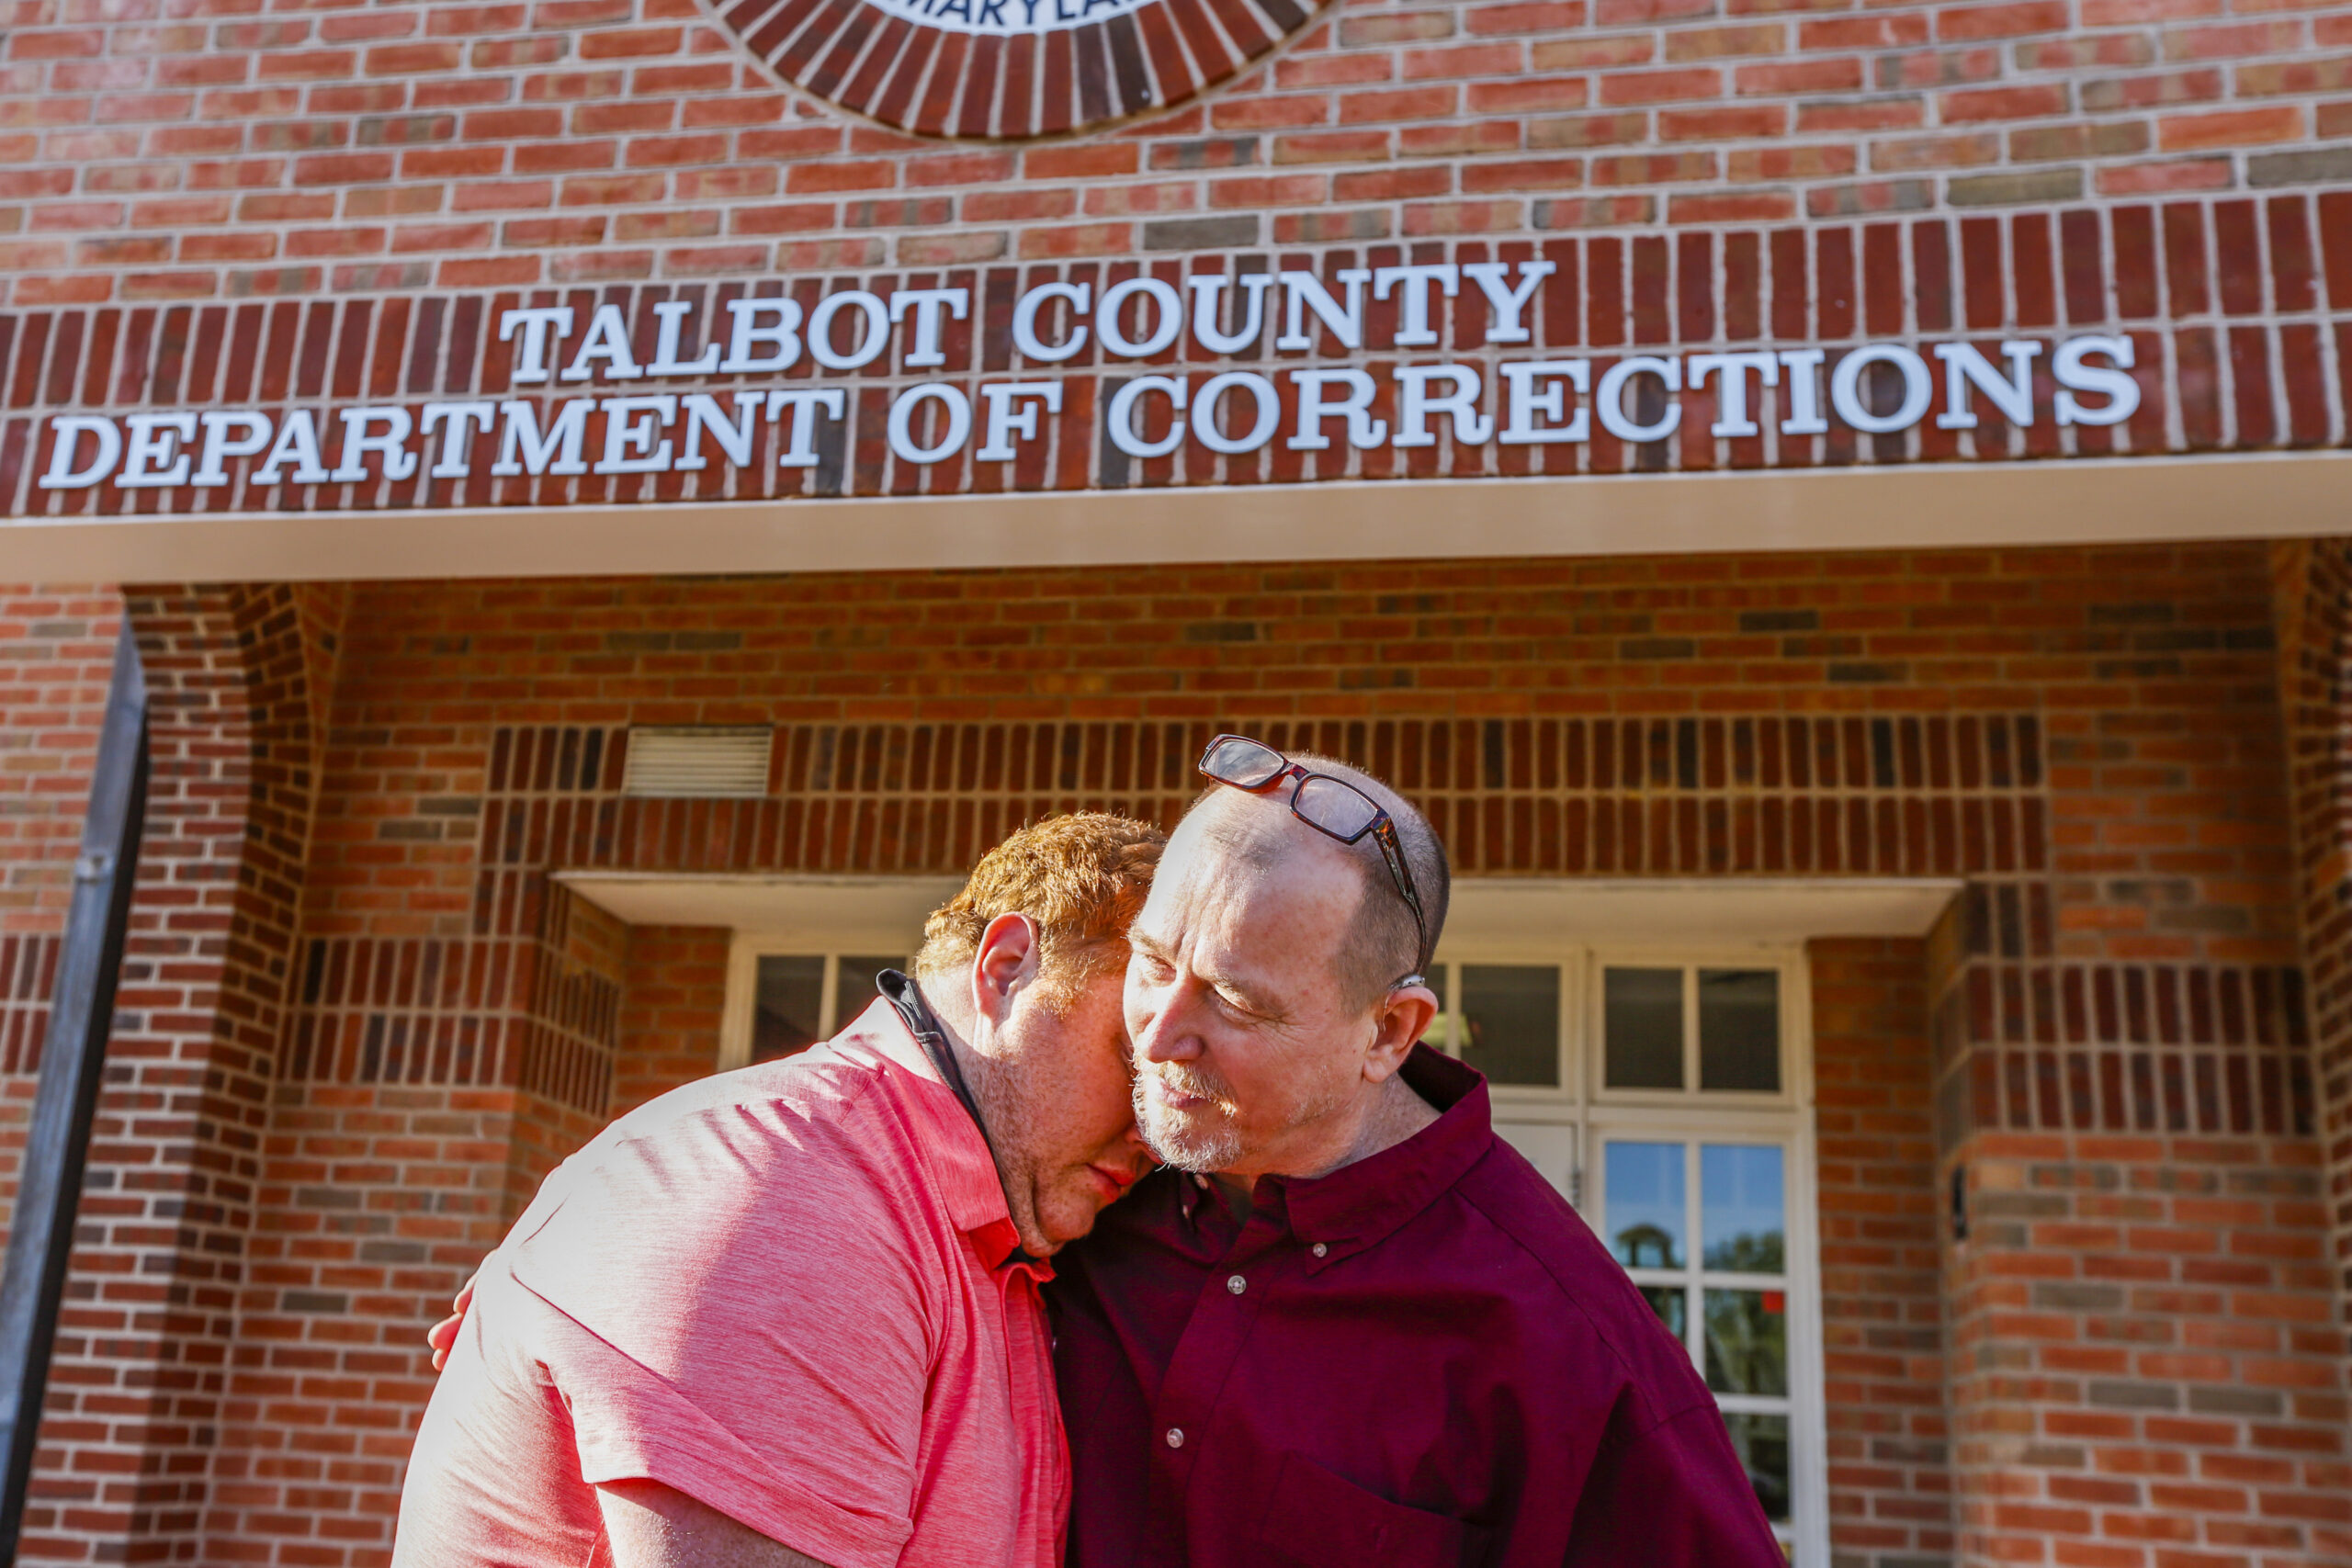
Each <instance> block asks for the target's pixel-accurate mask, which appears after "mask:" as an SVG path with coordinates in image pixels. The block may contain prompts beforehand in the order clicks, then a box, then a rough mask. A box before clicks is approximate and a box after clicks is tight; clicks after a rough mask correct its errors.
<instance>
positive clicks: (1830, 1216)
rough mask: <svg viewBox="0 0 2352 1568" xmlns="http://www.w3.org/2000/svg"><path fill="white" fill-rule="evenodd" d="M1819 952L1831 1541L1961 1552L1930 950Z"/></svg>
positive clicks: (1886, 1550) (1818, 1182)
mask: <svg viewBox="0 0 2352 1568" xmlns="http://www.w3.org/2000/svg"><path fill="white" fill-rule="evenodd" d="M1807 956H1808V958H1809V959H1810V961H1811V967H1812V984H1813V1085H1814V1102H1815V1107H1816V1110H1815V1190H1816V1191H1817V1192H1818V1194H1819V1201H1820V1210H1821V1231H1820V1235H1821V1309H1822V1310H1821V1316H1822V1340H1823V1345H1822V1368H1823V1383H1824V1390H1825V1393H1826V1410H1827V1421H1828V1445H1829V1519H1830V1527H1829V1528H1830V1538H1831V1540H1832V1541H1833V1542H1834V1543H1835V1546H1836V1551H1837V1561H1838V1562H1840V1563H1865V1562H1871V1563H1885V1564H1888V1565H1890V1568H1892V1565H1894V1564H1898V1563H1916V1562H1947V1561H1949V1560H1950V1559H1951V1553H1952V1549H1953V1534H1954V1532H1953V1521H1952V1506H1951V1424H1950V1417H1949V1414H1948V1411H1947V1408H1946V1404H1945V1398H1944V1385H1945V1374H1946V1359H1945V1348H1944V1314H1943V1291H1942V1280H1941V1278H1940V1275H1939V1264H1940V1255H1939V1239H1940V1238H1939V1232H1938V1228H1937V1202H1936V1200H1937V1189H1936V1132H1935V1114H1934V1097H1935V1081H1934V1079H1935V1074H1934V1059H1933V1057H1932V1056H1931V1055H1930V1054H1929V1051H1928V987H1927V981H1928V955H1927V951H1926V948H1925V946H1924V945H1923V944H1921V943H1919V942H1887V941H1856V940H1846V941H1829V942H1815V943H1813V944H1812V947H1811V948H1810V950H1809V952H1808V953H1807Z"/></svg>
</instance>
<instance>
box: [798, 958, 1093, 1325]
mask: <svg viewBox="0 0 2352 1568" xmlns="http://www.w3.org/2000/svg"><path fill="white" fill-rule="evenodd" d="M894 982H895V984H894ZM877 985H878V987H879V989H880V990H881V992H882V994H881V996H880V997H879V998H876V1000H875V1002H874V1005H873V1006H871V1007H869V1008H867V1009H866V1010H865V1013H864V1014H862V1015H861V1016H860V1017H859V1018H858V1020H857V1021H856V1022H855V1023H854V1024H852V1025H851V1026H850V1027H849V1028H848V1029H846V1030H843V1031H842V1038H843V1039H848V1038H849V1037H851V1036H856V1037H858V1038H859V1039H861V1040H863V1041H864V1042H865V1043H866V1044H867V1045H869V1046H871V1047H873V1048H874V1049H876V1050H877V1051H879V1052H880V1053H881V1054H882V1055H885V1056H887V1057H888V1058H889V1059H890V1061H891V1062H892V1063H893V1064H894V1065H895V1066H899V1067H900V1068H902V1069H904V1070H905V1071H906V1072H907V1073H908V1074H909V1075H910V1076H911V1077H915V1078H917V1079H919V1080H920V1081H922V1083H924V1084H927V1085H929V1086H931V1089H930V1092H928V1093H926V1094H925V1095H924V1096H923V1099H924V1100H925V1101H927V1102H928V1103H925V1104H924V1105H923V1110H924V1111H928V1112H930V1113H931V1114H930V1115H928V1116H926V1118H925V1121H926V1122H927V1123H928V1127H927V1131H929V1132H930V1133H932V1134H935V1135H933V1136H929V1137H925V1138H924V1139H922V1150H921V1157H922V1161H923V1163H924V1164H925V1165H926V1166H927V1167H929V1168H930V1170H931V1174H932V1180H933V1182H934V1183H936V1185H937V1187H938V1190H939V1194H940V1198H941V1201H943V1202H944V1203H945V1204H946V1206H947V1217H948V1220H949V1222H950V1223H951V1224H954V1225H955V1226H956V1229H957V1230H958V1231H960V1232H962V1233H963V1234H964V1235H966V1236H968V1237H969V1238H970V1239H971V1243H972V1246H973V1248H974V1249H975V1250H976V1251H978V1254H979V1256H980V1261H981V1262H982V1263H983V1264H985V1265H986V1266H987V1267H988V1268H989V1269H990V1270H994V1269H1000V1268H1002V1267H1003V1266H1004V1265H1005V1264H1007V1263H1012V1264H1016V1265H1020V1266H1023V1267H1026V1268H1028V1269H1031V1270H1032V1271H1034V1272H1035V1274H1036V1275H1037V1277H1038V1278H1039V1279H1041V1280H1047V1279H1051V1278H1052V1277H1053V1270H1052V1269H1051V1268H1050V1266H1048V1265H1047V1264H1046V1263H1045V1262H1044V1261H1043V1260H1041V1259H1038V1258H1031V1257H1030V1256H1029V1255H1028V1254H1027V1253H1025V1252H1023V1251H1022V1250H1021V1234H1020V1232H1018V1231H1016V1230H1015V1229H1013V1226H1012V1210H1011V1208H1010V1207H1008V1206H1007V1204H1006V1202H1005V1199H1004V1179H1003V1178H1002V1177H1001V1175H999V1174H998V1172H997V1168H996V1156H994V1155H993V1154H992V1153H991V1152H990V1151H989V1141H988V1131H987V1129H986V1128H985V1127H983V1126H982V1125H981V1124H980V1120H979V1111H978V1107H977V1106H975V1105H974V1104H973V1102H972V1098H971V1094H970V1091H969V1090H968V1089H966V1088H965V1085H964V1075H963V1073H962V1071H961V1070H960V1069H959V1068H958V1067H957V1066H956V1055H955V1053H954V1051H953V1050H951V1049H950V1048H949V1047H948V1046H947V1043H946V1036H945V1034H944V1032H943V1031H941V1030H940V1028H939V1022H938V1019H937V1017H936V1015H934V1014H933V1012H932V1010H931V1006H930V1004H929V1003H928V1002H926V1001H924V1000H923V999H922V991H921V990H920V989H919V988H917V987H916V986H915V983H914V982H913V981H912V980H910V979H909V978H908V977H907V976H904V975H901V974H899V972H898V971H897V970H895V969H886V970H884V971H883V972H882V975H881V976H880V977H879V980H878V981H877ZM926 1032H929V1033H930V1034H931V1036H932V1038H931V1039H929V1040H926V1039H925V1038H924V1035H925V1033H926ZM934 1042H935V1045H934ZM910 1047H911V1048H910ZM950 1074H953V1075H954V1076H953V1077H950V1076H949V1075H950ZM942 1089H944V1090H945V1091H946V1092H947V1095H948V1096H950V1097H952V1098H950V1099H948V1100H946V1102H945V1103H940V1102H939V1099H938V1091H939V1090H942Z"/></svg>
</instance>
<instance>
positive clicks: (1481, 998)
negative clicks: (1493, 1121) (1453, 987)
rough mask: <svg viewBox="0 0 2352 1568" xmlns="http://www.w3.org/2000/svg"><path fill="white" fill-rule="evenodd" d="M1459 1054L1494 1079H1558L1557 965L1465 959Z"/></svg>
mask: <svg viewBox="0 0 2352 1568" xmlns="http://www.w3.org/2000/svg"><path fill="white" fill-rule="evenodd" d="M1459 995H1460V997H1461V1002H1462V1019H1463V1023H1464V1032H1465V1033H1466V1035H1467V1036H1468V1037H1467V1038H1466V1039H1464V1041H1463V1042H1462V1059H1463V1060H1464V1061H1465V1062H1467V1063H1469V1064H1470V1065H1471V1066H1474V1067H1476V1068H1477V1069H1478V1070H1479V1071H1480V1072H1482V1073H1484V1074H1486V1075H1487V1077H1488V1078H1489V1079H1491V1080H1493V1081H1494V1082H1496V1083H1498V1084H1525V1085H1532V1086H1535V1087H1539V1088H1543V1089H1556V1088H1558V1087H1559V1083H1560V971H1559V967H1558V965H1556V964H1542V965H1536V964H1464V965H1462V968H1461V990H1460V993H1459Z"/></svg>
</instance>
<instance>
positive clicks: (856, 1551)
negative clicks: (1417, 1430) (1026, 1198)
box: [393, 1001, 1069, 1568]
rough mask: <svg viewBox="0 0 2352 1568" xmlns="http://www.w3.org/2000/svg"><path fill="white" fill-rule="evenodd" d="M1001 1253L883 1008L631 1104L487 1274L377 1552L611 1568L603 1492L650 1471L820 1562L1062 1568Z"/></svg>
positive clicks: (1034, 1362) (1027, 1271) (982, 1193)
mask: <svg viewBox="0 0 2352 1568" xmlns="http://www.w3.org/2000/svg"><path fill="white" fill-rule="evenodd" d="M1017 1239H1018V1238H1017V1237H1016V1236H1015V1235H1014V1234H1013V1230H1012V1221H1011V1219H1010V1218H1009V1217H1008V1215H1007V1213H1006V1211H1005V1202H1004V1191H1003V1189H1002V1187H1001V1185H1000V1184H999V1182H998V1180H997V1174H996V1168H995V1165H994V1162H993V1161H992V1160H991V1159H990V1158H989V1151H988V1146H987V1145H986V1143H985V1142H984V1141H983V1140H982V1138H981V1136H980V1134H979V1132H978V1129H977V1128H976V1127H974V1126H973V1124H972V1120H971V1118H970V1117H969V1116H968V1115H967V1113H966V1112H965V1111H964V1109H963V1107H962V1105H961V1104H960V1103H958V1102H957V1100H956V1097H955V1095H954V1093H953V1092H952V1091H950V1090H949V1089H948V1088H947V1087H946V1086H945V1085H944V1084H943V1083H942V1082H940V1080H939V1078H938V1077H937V1075H936V1074H935V1072H934V1071H933V1068H932V1066H931V1065H930V1063H929V1062H928V1061H926V1060H925V1059H924V1057H923V1055H922V1049H921V1047H920V1046H918V1045H917V1044H916V1043H915V1042H914V1039H913V1037H912V1036H911V1035H910V1033H909V1032H907V1029H906V1026H905V1025H904V1024H903V1023H902V1022H901V1021H899V1017H898V1014H897V1013H896V1012H895V1011H894V1010H892V1008H891V1007H890V1005H889V1004H888V1002H885V1001H877V1002H876V1003H875V1005H874V1006H873V1007H872V1008H871V1009H869V1010H867V1011H866V1013H865V1016H864V1017H862V1018H860V1019H859V1020H858V1021H857V1022H856V1023H855V1024H854V1026H852V1027H851V1028H850V1029H849V1030H848V1031H847V1032H844V1033H842V1035H840V1036H838V1037H837V1038H835V1039H834V1040H832V1041H831V1042H830V1043H826V1044H823V1045H820V1046H818V1047H817V1048H815V1049H814V1050H811V1051H809V1052H807V1053H804V1054H803V1055H798V1056H795V1057H791V1058H789V1059H786V1060H785V1061H780V1062H770V1063H765V1064H763V1065H761V1066H752V1067H746V1068H744V1069H742V1070H741V1071H740V1072H732V1073H724V1074H720V1075H719V1076H718V1077H711V1078H706V1079H703V1080H702V1081H700V1082H698V1083H693V1084H689V1085H687V1086H685V1087H684V1088H683V1089H676V1090H673V1091H672V1092H671V1093H669V1094H666V1095H664V1096H662V1098H661V1099H659V1100H654V1101H653V1102H652V1103H651V1104H650V1105H646V1106H644V1107H642V1108H641V1109H639V1110H637V1111H632V1112H630V1113H629V1114H628V1116H626V1117H623V1118H622V1119H621V1120H620V1121H618V1122H615V1123H614V1124H613V1125H612V1126H611V1127H608V1128H606V1129H605V1132H604V1133H602V1134H599V1135H598V1136H597V1137H596V1139H595V1140H594V1142H592V1143H591V1144H589V1145H587V1146H586V1147H585V1148H583V1149H582V1150H581V1151H580V1152H579V1153H578V1154H576V1155H574V1156H571V1159H569V1160H567V1161H565V1162H564V1164H563V1165H562V1167H561V1168H559V1169H558V1170H556V1171H555V1173H554V1174H552V1175H551V1176H549V1177H548V1179H547V1182H546V1183H545V1185H543V1186H542V1187H541V1188H540V1190H539V1193H538V1196H537V1198H535V1199H534V1200H533V1201H532V1203H531V1206H530V1207H529V1209H528V1210H526V1212H525V1213H524V1215H523V1217H522V1219H521V1220H520V1221H518V1222H517V1223H516V1224H515V1228H514V1230H513V1231H511V1232H510V1233H508V1235H507V1237H506V1240H505V1242H504V1244H503V1246H501V1247H499V1248H498V1250H497V1251H496V1252H494V1253H492V1255H491V1256H490V1258H489V1259H488V1260H487V1261H486V1262H485V1263H484V1264H483V1265H482V1269H481V1280H480V1282H479V1284H478V1285H477V1287H476V1293H475V1297H474V1304H473V1310H472V1311H471V1312H469V1314H467V1316H466V1321H465V1325H464V1327H463V1330H462V1331H461V1333H460V1334H459V1336H458V1343H457V1346H456V1348H454V1350H453V1351H452V1352H451V1355H450V1358H449V1363H448V1366H447V1370H446V1371H444V1372H443V1373H442V1376H441V1380H440V1382H439V1383H438V1384H437V1385H436V1386H435V1390H434V1393H433V1399H432V1403H431V1404H429V1405H428V1406H427V1407H426V1409H425V1413H424V1425H423V1426H422V1427H421V1428H420V1429H419V1431H418V1433H417V1439H416V1446H415V1449H414V1451H413V1457H412V1458H411V1460H410V1464H409V1474H408V1480H407V1484H406V1486H405V1488H404V1489H403V1491H402V1493H401V1516H400V1529H399V1534H398V1536H397V1537H396V1538H395V1542H394V1547H393V1562H395V1564H399V1565H401V1568H460V1565H467V1568H470V1565H475V1564H483V1565H488V1564H499V1565H508V1564H511V1565H513V1568H582V1564H586V1563H591V1562H596V1563H602V1562H608V1561H609V1555H608V1552H607V1551H606V1550H605V1546H604V1540H603V1528H602V1520H601V1517H600V1515H599V1513H598V1510H597V1506H596V1498H595V1490H594V1488H595V1485H596V1483H601V1482H612V1481H625V1480H632V1479H646V1480H651V1481H657V1482H660V1483H662V1484H663V1485H666V1486H670V1487H673V1488H675V1489H676V1490H678V1491H680V1492H684V1493H685V1494H687V1495H689V1496H692V1497H695V1498H697V1499H699V1500H700V1501H702V1502H704V1503H707V1504H708V1505H709V1506H711V1507H714V1508H716V1509H718V1510H719V1511H720V1512H722V1513H724V1514H727V1515H728V1516H729V1517H732V1518H735V1519H738V1520H740V1521H741V1522H742V1523H743V1524H745V1525H748V1526H750V1527H751V1528H752V1529H755V1530H758V1531H759V1532H760V1533H761V1534H763V1535H765V1536H767V1537H769V1538H771V1539H773V1540H778V1541H781V1542H783V1543H784V1544H785V1545H786V1546H789V1547H791V1548H792V1549H793V1550H794V1551H798V1552H801V1553H802V1554H803V1555H805V1556H809V1557H812V1558H814V1559H816V1560H817V1561H818V1562H823V1563H828V1564H830V1565H831V1568H888V1565H890V1564H899V1565H902V1568H995V1565H1000V1564H1001V1565H1005V1568H1054V1564H1056V1563H1057V1561H1058V1560H1059V1556H1060V1545H1061V1542H1060V1535H1061V1521H1062V1519H1063V1517H1064V1513H1065V1509H1066V1506H1067V1502H1068V1496H1067V1494H1068V1488H1069V1453H1068V1450H1067V1449H1066V1447H1065V1446H1064V1443H1063V1438H1062V1428H1061V1422H1060V1416H1059V1413H1058V1411H1057V1408H1056V1405H1055V1401H1054V1391H1053V1368H1052V1362H1051V1348H1050V1343H1049V1340H1048V1337H1047V1333H1046V1323H1045V1316H1044V1312H1043V1309H1042V1308H1041V1306H1040V1304H1039V1301H1038V1294H1037V1286H1038V1283H1039V1281H1040V1280H1041V1279H1043V1278H1045V1277H1047V1275H1048V1273H1049V1271H1048V1270H1047V1269H1045V1268H1044V1267H1043V1266H1040V1265H1032V1264H1029V1263H1026V1262H1015V1261H1008V1258H1009V1257H1010V1256H1011V1255H1012V1252H1013V1250H1014V1248H1015V1246H1016V1243H1017Z"/></svg>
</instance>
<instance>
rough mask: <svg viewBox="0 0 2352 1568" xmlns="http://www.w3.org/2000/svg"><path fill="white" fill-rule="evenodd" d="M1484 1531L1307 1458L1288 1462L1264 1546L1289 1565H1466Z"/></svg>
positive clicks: (1262, 1526)
mask: <svg viewBox="0 0 2352 1568" xmlns="http://www.w3.org/2000/svg"><path fill="white" fill-rule="evenodd" d="M1483 1535H1484V1532H1483V1531H1480V1530H1478V1529H1475V1528H1473V1527H1472V1526H1469V1525H1465V1524H1464V1523H1463V1522H1462V1521H1461V1520H1460V1519H1455V1518H1449V1517H1446V1516H1445V1515H1443V1514H1432V1513H1430V1512H1429V1511H1428V1510H1427V1509H1424V1508H1408V1507H1407V1506H1405V1505H1403V1504H1402V1503H1392V1502H1390V1501H1389V1500H1388V1499H1387V1498H1385V1497H1382V1496H1379V1495H1375V1494H1374V1493H1370V1492H1367V1491H1365V1490H1364V1489H1363V1487H1361V1486H1358V1485H1356V1484H1355V1483H1352V1482H1348V1481H1342V1480H1341V1479H1340V1477H1338V1476H1336V1475H1334V1474H1332V1473H1331V1472H1329V1471H1328V1470H1326V1469H1324V1468H1323V1467H1322V1466H1321V1465H1319V1464H1317V1463H1316V1462H1315V1461H1313V1460H1310V1459H1307V1458H1306V1457H1304V1456H1303V1455H1299V1454H1290V1455H1287V1456H1285V1457H1284V1458H1283V1468H1282V1471H1281V1473H1280V1474H1278V1475H1277V1476H1276V1477H1275V1479H1274V1489H1273V1493H1272V1495H1271V1496H1270V1497H1269V1498H1268V1499H1267V1503H1266V1512H1265V1517H1263V1518H1261V1519H1260V1520H1259V1522H1258V1544H1259V1545H1261V1546H1262V1547H1266V1548H1268V1549H1269V1550H1270V1551H1272V1553H1273V1554H1274V1555H1273V1556H1272V1558H1270V1559H1269V1561H1270V1562H1278V1563H1282V1564H1284V1565H1286V1568H1462V1565H1464V1564H1466V1563H1468V1562H1471V1561H1472V1556H1471V1554H1472V1552H1473V1551H1475V1550H1476V1546H1477V1544H1478V1542H1479V1540H1481V1539H1482V1538H1483Z"/></svg>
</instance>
